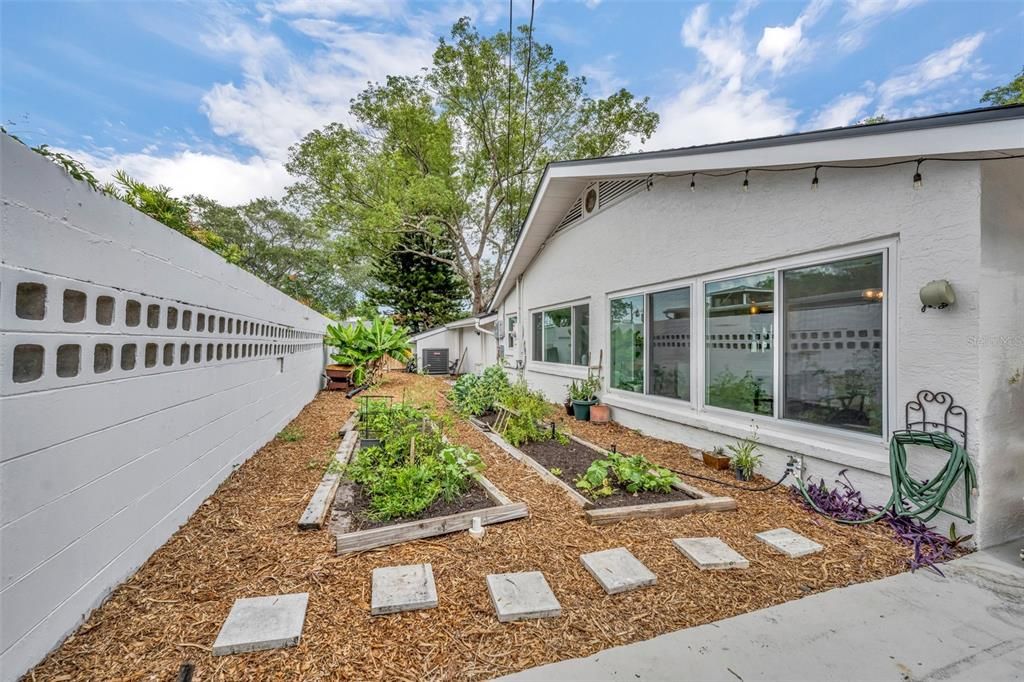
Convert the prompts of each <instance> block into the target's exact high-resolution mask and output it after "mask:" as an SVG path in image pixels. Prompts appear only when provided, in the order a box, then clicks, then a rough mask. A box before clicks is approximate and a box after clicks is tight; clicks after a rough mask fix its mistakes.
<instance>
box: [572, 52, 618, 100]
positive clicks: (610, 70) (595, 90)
mask: <svg viewBox="0 0 1024 682" xmlns="http://www.w3.org/2000/svg"><path fill="white" fill-rule="evenodd" d="M580 73H581V74H582V75H583V76H584V77H585V78H586V79H587V83H588V84H589V85H591V86H592V87H591V88H590V94H592V95H595V96H597V97H607V96H609V95H611V94H613V93H615V92H618V91H619V90H620V89H621V88H624V87H626V85H627V81H626V79H625V78H621V77H620V76H618V75H616V73H615V55H605V56H604V57H602V58H601V59H600V60H598V61H597V62H595V63H592V64H584V65H583V66H581V67H580Z"/></svg>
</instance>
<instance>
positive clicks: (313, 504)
mask: <svg viewBox="0 0 1024 682" xmlns="http://www.w3.org/2000/svg"><path fill="white" fill-rule="evenodd" d="M350 422H352V419H351V418H350V419H349V420H348V421H347V422H345V427H343V429H346V430H345V436H344V437H343V438H342V439H341V445H339V446H338V450H337V452H335V453H334V459H333V461H332V462H331V465H330V466H328V471H326V472H324V476H323V478H321V479H320V483H318V484H317V486H316V489H315V490H314V491H313V496H312V497H310V498H309V504H307V505H306V509H305V511H303V512H302V516H300V517H299V530H316V529H319V528H323V525H324V521H325V520H326V519H327V513H328V512H329V511H330V509H331V505H332V504H333V503H334V496H335V495H336V494H337V493H338V485H339V484H340V483H341V473H339V472H337V471H335V472H332V471H330V469H332V468H333V469H337V468H340V467H343V466H345V465H346V464H348V460H349V458H350V457H351V456H352V453H353V452H355V449H356V443H357V442H358V439H359V432H358V431H355V430H353V429H352V427H351V426H349V423H350Z"/></svg>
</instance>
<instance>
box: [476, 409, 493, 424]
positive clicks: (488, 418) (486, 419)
mask: <svg viewBox="0 0 1024 682" xmlns="http://www.w3.org/2000/svg"><path fill="white" fill-rule="evenodd" d="M477 419H478V420H479V421H482V422H483V423H484V424H487V425H488V426H494V422H496V421H498V413H497V412H487V413H486V414H482V415H480V416H479V417H477Z"/></svg>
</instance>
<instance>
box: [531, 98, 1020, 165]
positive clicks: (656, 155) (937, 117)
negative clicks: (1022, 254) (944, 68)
mask: <svg viewBox="0 0 1024 682" xmlns="http://www.w3.org/2000/svg"><path fill="white" fill-rule="evenodd" d="M1016 118H1024V104H1007V105H1003V106H998V107H984V108H978V109H968V110H967V111H954V112H948V113H944V114H932V115H929V116H918V117H916V118H905V119H900V120H898V121H886V122H885V123H862V124H857V125H852V126H846V127H843V128H826V129H825V130H809V131H806V132H801V133H787V134H786V135H773V136H771V137H755V138H751V139H749V140H737V141H733V142H715V143H712V144H702V145H696V146H693V147H677V148H675V149H662V150H658V151H651V152H633V153H632V154H620V155H618V156H598V157H594V158H591V159H573V160H570V161H556V162H554V163H552V164H551V167H552V168H569V167H572V166H585V165H589V164H594V163H615V162H617V161H629V160H633V159H661V158H673V157H680V156H692V155H696V154H709V153H718V152H730V151H743V150H747V149H763V148H765V147H779V146H783V145H790V144H806V143H808V142H827V141H829V140H840V139H844V138H850V137H863V136H868V135H885V134H889V133H904V132H910V131H914V130H927V129H929V128H945V127H949V126H956V125H969V124H972V123H990V122H993V121H1004V120H1011V119H1016Z"/></svg>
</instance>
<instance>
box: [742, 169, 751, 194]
mask: <svg viewBox="0 0 1024 682" xmlns="http://www.w3.org/2000/svg"><path fill="white" fill-rule="evenodd" d="M743 191H744V192H749V191H750V171H749V170H745V171H743Z"/></svg>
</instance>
